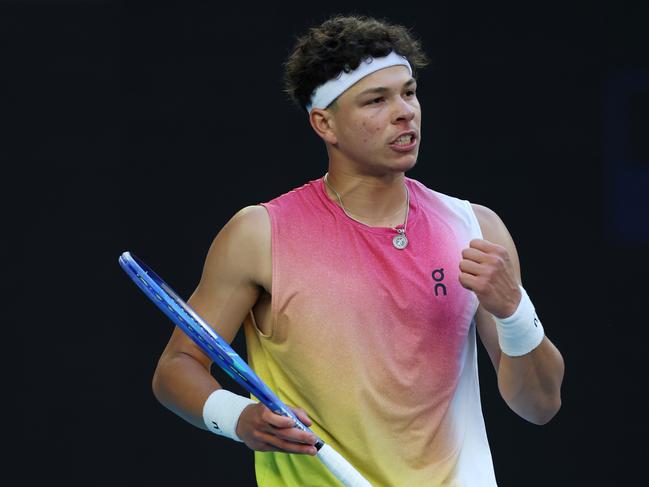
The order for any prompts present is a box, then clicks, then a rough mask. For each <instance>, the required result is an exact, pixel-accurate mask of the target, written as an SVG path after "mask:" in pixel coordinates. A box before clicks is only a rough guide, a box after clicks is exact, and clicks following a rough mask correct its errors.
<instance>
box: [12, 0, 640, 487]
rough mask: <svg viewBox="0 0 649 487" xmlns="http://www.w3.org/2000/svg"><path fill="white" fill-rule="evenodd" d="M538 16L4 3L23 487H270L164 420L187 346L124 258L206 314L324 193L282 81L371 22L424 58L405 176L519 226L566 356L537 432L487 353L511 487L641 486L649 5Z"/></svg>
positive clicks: (493, 415) (565, 8)
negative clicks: (245, 261)
mask: <svg viewBox="0 0 649 487" xmlns="http://www.w3.org/2000/svg"><path fill="white" fill-rule="evenodd" d="M520 3H523V4H524V5H521V4H520ZM520 3H519V4H518V6H511V5H509V6H507V7H505V6H502V5H501V6H495V5H493V4H492V3H491V2H475V3H466V2H430V3H429V4H428V5H426V6H421V5H416V4H407V3H405V2H390V3H388V2H385V4H379V3H377V2H355V3H354V4H349V3H343V2H328V3H327V6H326V7H315V6H312V5H311V4H303V5H301V6H300V5H296V6H282V5H275V4H272V5H266V6H263V7H258V6H255V5H253V4H243V3H239V4H231V3H228V4H222V5H218V6H217V5H216V3H215V2H201V3H198V2H197V3H188V2H185V3H182V6H180V4H178V5H175V6H163V5H162V4H156V5H155V6H151V5H146V4H134V3H130V2H128V3H122V2H116V1H76V2H74V1H70V2H62V1H58V2H36V1H23V2H19V1H15V2H7V1H3V2H1V3H0V49H2V66H0V80H1V82H2V84H1V85H0V86H1V87H2V88H3V90H2V92H3V95H2V108H1V109H0V110H1V112H2V113H1V114H0V117H2V122H3V130H2V139H1V140H2V144H1V145H0V160H1V161H2V167H3V173H2V177H1V181H2V194H3V200H5V201H3V218H4V220H5V224H6V227H5V228H6V236H5V238H4V239H3V240H4V241H5V243H6V244H8V246H7V247H6V248H5V249H3V255H4V257H5V258H4V259H3V260H4V263H5V266H4V267H5V269H6V271H5V276H6V278H5V279H3V281H4V282H3V286H4V290H5V295H6V296H8V298H9V300H8V303H7V308H8V309H7V311H6V313H5V320H4V321H5V325H6V326H5V331H6V335H5V337H6V338H5V340H6V342H5V349H6V350H5V351H6V352H7V353H6V356H7V357H11V358H10V360H11V364H9V366H8V368H7V373H6V374H4V375H5V387H4V389H5V391H6V398H7V401H6V402H7V403H11V402H12V400H13V405H14V406H15V408H16V409H17V411H16V413H15V415H13V416H10V417H8V418H6V420H5V422H6V423H7V425H8V426H10V427H11V428H12V430H13V429H17V430H18V438H19V443H18V444H19V445H20V449H18V450H16V451H17V452H19V454H18V455H16V457H15V458H16V462H12V463H13V465H12V466H19V467H20V468H21V469H22V474H21V475H22V476H23V477H22V478H23V482H20V483H19V484H21V485H30V483H31V480H32V478H33V477H41V478H42V479H43V480H46V481H48V482H53V481H57V482H58V481H63V483H64V484H65V485H154V484H155V485H165V486H166V485H175V484H177V483H179V482H200V483H208V482H209V483H211V484H218V485H242V486H247V485H254V480H253V479H254V475H253V466H252V453H251V452H250V451H249V450H248V449H247V448H246V447H245V446H243V445H241V444H235V443H233V442H231V441H229V440H225V439H222V438H219V437H215V436H213V435H210V434H209V433H206V432H203V431H200V430H198V429H196V428H193V427H191V426H190V425H188V424H187V423H184V422H183V421H182V420H180V419H179V418H177V417H176V416H174V415H173V414H172V413H170V412H168V411H167V410H165V409H164V408H163V407H162V406H161V405H159V404H158V403H157V402H156V400H155V399H154V397H153V395H152V393H151V389H150V382H151V376H152V373H153V370H154V368H155V365H156V361H157V358H158V356H159V354H160V352H161V351H162V349H163V347H164V345H165V344H166V341H167V339H168V337H169V334H170V332H171V328H172V325H171V322H169V321H168V320H167V319H166V318H165V317H164V316H163V315H162V314H161V313H160V312H159V311H158V310H157V309H156V308H155V307H154V306H153V305H152V304H151V303H150V302H149V301H148V300H147V299H146V298H145V297H144V296H143V295H142V294H141V293H140V292H139V291H138V290H137V288H136V287H135V286H134V285H133V283H132V282H130V280H129V279H128V277H127V276H126V275H125V274H124V273H123V272H122V270H121V269H120V267H119V265H118V264H117V258H118V256H119V255H120V254H121V253H122V252H123V251H125V250H130V251H132V252H133V253H135V254H136V255H138V256H139V257H140V258H142V259H143V260H144V261H145V262H147V263H148V264H149V265H151V267H153V268H154V269H155V270H156V271H157V272H158V273H159V274H160V275H161V276H163V277H164V278H165V280H167V282H168V283H169V284H171V285H172V287H174V288H175V289H176V290H177V291H178V292H179V294H181V295H182V296H185V297H187V296H189V294H190V293H191V292H192V291H193V289H194V286H195V285H196V283H197V281H198V279H199V277H200V272H201V269H202V264H203V260H204V258H205V254H206V252H207V248H208V247H209V244H210V243H211V241H212V239H213V238H214V236H215V235H216V233H217V232H218V231H219V229H220V228H221V227H222V226H223V225H224V224H225V222H227V220H228V219H229V218H230V217H231V216H232V215H233V214H234V213H235V212H236V211H237V210H238V209H240V208H242V207H243V206H247V205H251V204H256V203H259V202H263V201H267V200H269V199H271V198H273V197H275V196H277V195H279V194H282V193H284V192H286V191H288V190H290V189H292V188H294V187H296V186H298V185H301V184H303V183H304V182H306V181H308V180H311V179H315V178H318V177H321V176H322V175H323V174H324V172H325V171H326V163H327V159H326V153H325V151H324V147H323V145H322V144H321V142H320V141H319V140H318V139H317V137H316V136H315V134H313V132H312V131H311V129H310V127H309V126H308V124H307V121H306V117H305V116H304V115H303V114H302V113H301V112H300V111H298V110H297V109H295V108H293V107H292V106H290V105H289V103H288V102H287V99H286V97H285V95H284V94H283V93H282V84H281V77H282V62H283V61H284V59H285V58H286V56H287V54H288V53H289V51H290V49H291V47H292V44H293V42H294V40H295V37H296V36H297V35H299V34H302V33H303V32H304V31H305V29H306V28H308V27H309V26H311V25H313V24H316V23H319V22H321V21H322V20H324V19H325V18H326V17H327V16H329V15H331V14H334V13H351V12H356V13H361V14H369V15H373V16H377V17H385V18H388V19H390V20H391V21H393V22H398V23H403V24H405V25H407V26H409V27H411V28H412V30H413V32H414V33H415V34H416V36H417V37H419V38H420V39H421V41H422V42H423V45H424V48H425V49H426V51H427V52H428V54H429V56H430V57H431V59H432V65H431V66H430V67H429V68H428V69H426V70H424V71H423V72H422V73H421V76H420V80H419V87H420V88H419V97H420V101H421V103H422V108H423V125H422V128H423V144H422V147H421V151H420V158H419V161H418V164H417V166H416V167H415V168H414V169H413V170H412V171H410V172H409V173H408V176H410V177H413V178H416V179H418V180H420V181H422V182H423V183H425V184H426V185H428V186H429V187H431V188H433V189H435V190H437V191H441V192H443V193H447V194H451V195H454V196H457V197H460V198H463V199H468V200H470V201H472V202H476V203H480V204H483V205H486V206H489V207H490V208H492V209H493V210H495V211H496V212H497V213H498V214H499V215H500V216H501V218H502V219H503V220H504V222H505V223H506V224H507V226H508V228H509V230H510V232H511V233H512V235H513V237H514V240H515V241H516V244H517V247H518V251H519V254H520V258H521V266H522V272H523V279H524V283H525V286H526V288H527V290H528V291H529V293H530V295H531V296H532V298H533V300H534V303H535V305H536V307H537V310H538V311H539V314H540V316H541V319H542V320H543V322H544V326H545V328H546V332H547V334H548V336H549V337H550V338H551V339H552V340H553V342H554V343H555V344H556V345H557V346H558V347H559V349H560V350H561V351H562V353H563V355H564V358H565V362H566V376H565V381H564V386H563V408H562V410H561V411H560V413H559V414H558V415H557V416H556V417H555V419H553V420H552V422H550V423H549V424H548V425H546V426H543V427H538V426H534V425H531V424H528V423H526V422H525V421H524V420H522V419H520V418H518V417H517V416H516V415H515V414H514V413H513V412H511V411H509V410H508V408H507V406H506V405H505V404H504V402H503V401H502V400H501V399H500V398H499V396H498V394H497V388H496V382H495V376H494V373H493V369H492V368H491V366H490V364H489V363H488V362H487V360H488V359H487V358H486V353H485V351H484V349H482V348H481V349H480V353H481V356H480V365H481V386H482V389H483V408H484V414H485V419H486V422H487V430H488V433H489V438H490V443H491V447H492V453H493V458H494V463H495V468H496V475H497V478H498V480H499V484H500V485H501V486H503V487H508V486H548V485H560V486H564V485H566V486H572V485H607V486H608V485H627V484H630V483H635V482H634V479H635V478H636V477H638V478H644V475H642V476H640V474H639V473H638V472H637V471H636V469H642V466H643V464H642V462H643V461H644V459H645V456H646V447H644V446H642V445H644V443H643V438H646V436H647V433H648V431H647V429H648V428H647V421H646V417H645V415H646V413H647V402H646V399H644V397H645V396H644V389H646V385H647V380H646V375H645V374H646V370H647V369H646V365H645V361H644V356H645V355H646V340H647V337H648V334H647V330H646V326H647V317H646V316H647V315H646V311H645V296H646V290H647V285H646V276H647V275H648V271H649V264H648V258H647V254H648V250H649V225H648V223H647V220H648V218H647V217H646V211H647V210H648V209H649V200H648V197H647V193H648V191H649V144H648V137H647V136H648V135H649V60H648V56H647V51H648V50H647V46H649V42H648V41H649V34H648V29H647V25H648V20H649V15H648V13H649V8H648V7H647V3H646V2H634V3H631V2H628V3H624V2H602V3H594V2H581V3H575V2H565V3H556V4H551V3H547V2H543V3H542V4H533V5H527V2H520ZM165 5H166V4H165ZM350 5H353V6H350ZM243 346H244V343H243V341H242V340H241V337H238V338H237V339H236V341H235V348H237V349H238V350H239V351H240V352H242V353H243V352H245V349H244V348H243ZM16 351H17V353H15V354H14V353H12V352H16ZM218 378H219V379H220V380H222V381H223V382H224V383H225V385H226V386H229V387H230V388H232V389H234V390H238V391H240V389H237V386H236V385H234V384H232V383H230V382H229V381H228V380H226V379H225V378H224V377H223V376H222V375H220V374H219V375H218ZM636 438H639V439H640V445H641V446H640V447H636V446H633V444H634V443H635V439H636Z"/></svg>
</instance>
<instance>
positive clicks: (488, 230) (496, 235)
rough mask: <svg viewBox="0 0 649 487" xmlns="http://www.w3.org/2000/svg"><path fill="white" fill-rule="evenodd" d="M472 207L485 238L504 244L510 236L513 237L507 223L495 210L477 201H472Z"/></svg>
mask: <svg viewBox="0 0 649 487" xmlns="http://www.w3.org/2000/svg"><path fill="white" fill-rule="evenodd" d="M471 208H472V209H473V213H474V214H475V216H476V218H477V219H478V223H479V224H480V230H481V231H482V236H483V238H484V239H485V240H489V241H490V242H492V243H497V244H499V245H504V244H505V242H506V241H507V240H508V238H509V239H511V235H509V232H508V230H507V227H506V226H505V223H504V222H503V221H502V219H501V218H500V216H498V214H497V213H496V212H495V211H493V210H492V209H491V208H487V207H486V206H483V205H478V204H476V203H471Z"/></svg>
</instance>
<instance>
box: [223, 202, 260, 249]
mask: <svg viewBox="0 0 649 487" xmlns="http://www.w3.org/2000/svg"><path fill="white" fill-rule="evenodd" d="M270 232H271V228H270V218H269V216H268V211H266V208H264V207H263V206H262V205H251V206H246V207H244V208H241V209H240V210H239V211H237V212H236V213H235V214H234V215H233V216H232V218H231V219H230V221H228V223H227V224H226V225H225V226H224V227H223V229H222V230H221V232H220V234H224V235H223V236H224V237H225V238H226V239H227V240H229V241H230V242H231V243H232V244H234V245H236V246H237V248H238V249H239V250H241V251H242V252H244V253H255V252H258V251H259V250H261V248H262V247H263V246H264V245H265V244H266V243H270ZM220 234H219V235H220ZM217 238H218V237H217Z"/></svg>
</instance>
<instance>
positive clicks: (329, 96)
mask: <svg viewBox="0 0 649 487" xmlns="http://www.w3.org/2000/svg"><path fill="white" fill-rule="evenodd" d="M391 66H405V67H406V68H408V71H410V75H411V76H412V68H411V67H410V63H409V62H408V60H407V59H406V58H405V57H404V56H401V55H399V54H397V53H396V52H394V51H392V52H390V54H388V55H387V56H384V57H377V58H373V57H369V58H367V59H364V60H362V61H361V63H360V64H359V65H358V67H357V68H356V69H355V70H353V71H350V72H349V73H346V72H345V71H341V72H340V74H338V76H336V77H335V78H333V79H330V80H329V81H327V82H326V83H324V84H321V85H320V86H318V87H317V88H316V89H315V90H313V94H312V95H311V103H310V104H309V105H307V107H306V109H307V111H308V112H309V113H311V110H312V109H313V108H327V107H328V106H329V105H330V104H331V102H332V101H334V100H335V99H336V98H338V97H339V96H340V95H341V94H342V93H343V92H344V91H346V90H347V89H348V88H349V87H350V86H352V85H353V84H355V83H356V82H358V81H359V80H360V79H362V78H364V77H365V76H367V75H368V74H372V73H373V72H375V71H378V70H379V69H383V68H389V67H391Z"/></svg>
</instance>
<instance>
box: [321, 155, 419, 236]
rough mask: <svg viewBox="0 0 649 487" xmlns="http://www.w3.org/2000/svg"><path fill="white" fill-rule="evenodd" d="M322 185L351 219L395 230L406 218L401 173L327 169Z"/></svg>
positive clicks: (405, 199)
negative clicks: (370, 173)
mask: <svg viewBox="0 0 649 487" xmlns="http://www.w3.org/2000/svg"><path fill="white" fill-rule="evenodd" d="M326 181H327V183H328V185H329V186H330V187H331V188H333V190H335V192H334V191H333V190H332V189H331V188H329V187H327V185H325V189H326V191H327V194H328V195H329V198H330V199H331V200H332V201H334V202H335V203H336V204H338V205H339V206H340V201H339V200H338V196H337V195H336V192H337V193H338V195H340V199H342V204H343V206H344V208H343V209H344V210H345V211H346V213H348V214H349V215H350V216H352V217H353V218H354V219H357V220H359V221H361V222H362V223H365V224H368V225H372V226H385V227H395V226H397V225H402V224H403V223H404V221H405V217H406V212H407V208H406V201H407V192H406V188H405V174H404V173H402V172H397V173H387V174H385V175H380V176H373V175H372V176H370V175H359V174H352V173H349V172H345V171H343V170H336V169H333V168H331V167H330V168H329V172H328V173H327V180H326Z"/></svg>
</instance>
